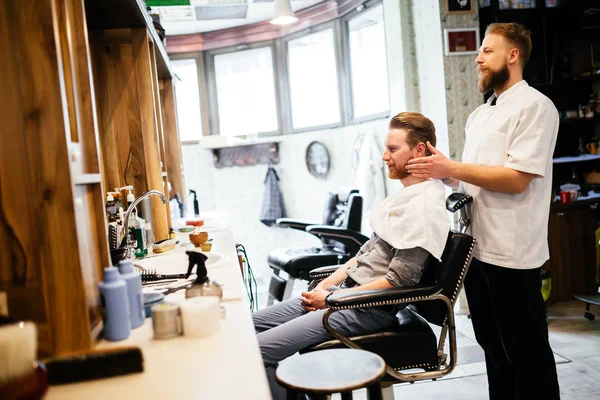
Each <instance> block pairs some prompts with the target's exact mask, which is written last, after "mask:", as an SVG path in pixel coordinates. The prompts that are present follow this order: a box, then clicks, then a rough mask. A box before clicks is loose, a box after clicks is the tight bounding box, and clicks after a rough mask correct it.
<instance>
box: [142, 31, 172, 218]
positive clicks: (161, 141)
mask: <svg viewBox="0 0 600 400" xmlns="http://www.w3.org/2000/svg"><path fill="white" fill-rule="evenodd" d="M148 52H149V53H150V73H151V75H152V97H153V98H154V116H155V118H156V127H157V128H158V129H157V135H158V148H159V152H160V170H161V176H162V181H163V190H162V192H163V194H164V195H165V197H166V198H167V199H169V198H170V197H169V196H170V193H169V184H168V180H167V166H168V162H167V157H166V154H165V136H164V128H163V120H162V111H161V110H162V104H161V98H160V88H159V86H160V85H159V82H158V68H157V65H156V47H155V46H154V43H152V41H151V38H149V40H148ZM165 209H166V214H167V226H172V225H173V224H172V222H171V204H170V203H167V204H165Z"/></svg>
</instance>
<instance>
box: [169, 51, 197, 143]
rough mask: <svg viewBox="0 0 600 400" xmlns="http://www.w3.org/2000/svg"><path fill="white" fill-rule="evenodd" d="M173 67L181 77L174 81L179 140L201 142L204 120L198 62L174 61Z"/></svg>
mask: <svg viewBox="0 0 600 400" xmlns="http://www.w3.org/2000/svg"><path fill="white" fill-rule="evenodd" d="M171 67H172V68H173V72H174V73H175V75H177V77H179V80H178V79H174V82H175V98H176V104H177V125H178V128H179V140H181V141H182V142H186V141H192V140H199V139H200V138H201V137H202V118H201V116H200V94H199V92H198V90H199V88H198V68H197V66H196V60H195V59H194V58H189V59H185V60H172V61H171Z"/></svg>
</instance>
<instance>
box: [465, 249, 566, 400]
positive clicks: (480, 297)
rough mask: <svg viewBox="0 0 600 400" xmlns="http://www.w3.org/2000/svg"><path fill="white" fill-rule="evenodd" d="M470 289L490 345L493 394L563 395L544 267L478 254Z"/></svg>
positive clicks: (479, 329) (481, 333) (501, 397)
mask: <svg viewBox="0 0 600 400" xmlns="http://www.w3.org/2000/svg"><path fill="white" fill-rule="evenodd" d="M465 291H466V294H467V300H468V302H469V310H470V312H471V319H472V321H473V329H474V331H475V337H476V338H477V342H479V345H480V346H481V347H482V348H483V350H484V351H485V362H486V368H487V376H488V384H489V392H490V400H513V399H515V400H534V399H544V400H554V399H559V398H560V395H559V389H558V379H557V376H556V365H555V363H554V355H553V354H552V350H551V348H550V344H549V342H548V324H547V322H546V312H545V307H544V300H543V298H542V294H541V277H540V268H534V269H528V270H519V269H512V268H503V267H499V266H496V265H492V264H487V263H484V262H481V261H479V260H477V259H473V262H472V263H471V267H470V268H469V272H468V274H467V277H466V279H465Z"/></svg>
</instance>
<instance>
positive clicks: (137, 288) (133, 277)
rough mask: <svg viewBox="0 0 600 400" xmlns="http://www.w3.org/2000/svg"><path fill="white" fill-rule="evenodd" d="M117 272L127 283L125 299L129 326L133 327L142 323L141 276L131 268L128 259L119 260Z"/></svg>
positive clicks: (131, 265)
mask: <svg viewBox="0 0 600 400" xmlns="http://www.w3.org/2000/svg"><path fill="white" fill-rule="evenodd" d="M119 273H120V274H121V277H122V278H123V280H124V281H125V284H126V285H127V299H128V301H129V321H130V322H131V328H132V329H135V328H138V327H140V326H142V325H144V319H145V313H144V296H143V295H142V276H141V275H140V274H138V273H137V272H136V271H135V269H134V268H133V263H132V262H131V261H129V260H121V261H119Z"/></svg>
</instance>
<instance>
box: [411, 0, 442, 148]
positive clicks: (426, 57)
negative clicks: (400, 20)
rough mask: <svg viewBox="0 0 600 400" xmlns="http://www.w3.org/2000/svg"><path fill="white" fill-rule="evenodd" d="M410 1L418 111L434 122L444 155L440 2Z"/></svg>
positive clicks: (435, 0)
mask: <svg viewBox="0 0 600 400" xmlns="http://www.w3.org/2000/svg"><path fill="white" fill-rule="evenodd" d="M412 3H413V9H412V15H413V23H414V32H415V48H416V58H417V65H418V70H419V74H418V80H419V92H420V108H421V113H422V114H423V115H425V116H427V117H428V118H429V119H431V120H432V121H433V123H434V124H435V128H436V136H437V145H436V148H438V149H439V150H441V151H442V153H444V154H446V155H447V154H449V143H448V119H447V113H446V93H445V85H444V59H443V57H444V55H443V53H444V48H443V45H442V35H441V33H440V32H441V29H442V28H441V23H440V2H439V0H418V1H413V2H412Z"/></svg>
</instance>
